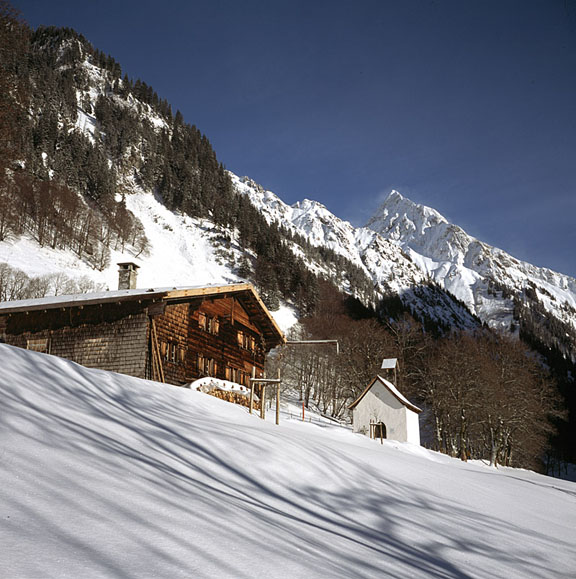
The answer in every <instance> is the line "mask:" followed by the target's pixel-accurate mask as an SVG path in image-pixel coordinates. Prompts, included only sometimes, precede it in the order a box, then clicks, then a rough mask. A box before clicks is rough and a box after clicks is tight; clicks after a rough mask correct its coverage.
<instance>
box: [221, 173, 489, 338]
mask: <svg viewBox="0 0 576 579" xmlns="http://www.w3.org/2000/svg"><path fill="white" fill-rule="evenodd" d="M231 177H232V180H233V182H234V185H235V187H236V189H237V190H238V192H240V193H242V194H245V195H247V196H248V197H249V199H250V201H251V202H252V204H253V205H254V206H255V207H257V208H258V210H259V211H260V212H261V213H262V214H263V215H264V216H265V218H266V219H267V221H268V222H269V223H276V224H278V225H280V226H282V227H283V228H285V229H287V230H288V231H290V232H291V233H292V234H294V235H295V236H297V237H300V238H302V239H304V240H305V241H306V242H307V243H309V244H310V245H311V246H313V247H319V248H328V249H330V250H331V251H332V252H334V253H335V254H336V255H339V256H342V257H343V258H345V259H346V260H347V261H349V262H351V263H353V264H354V265H356V266H357V267H358V268H359V269H360V270H361V271H362V272H363V273H364V274H365V275H366V277H367V278H368V279H369V280H370V282H371V290H372V293H371V294H370V295H369V296H362V295H357V296H356V297H359V298H360V299H364V301H365V302H370V301H372V302H373V303H374V302H376V303H374V305H376V306H377V305H378V303H377V302H378V301H381V300H386V299H387V298H390V297H392V296H394V297H398V298H400V300H401V301H402V302H403V304H404V306H405V307H407V308H409V309H410V310H411V311H412V312H413V313H414V314H416V315H419V316H421V317H423V318H426V319H429V320H431V321H432V322H433V323H436V324H439V325H441V326H445V327H451V326H457V327H461V328H467V327H474V326H476V325H477V324H478V320H477V319H475V318H474V317H473V315H471V313H470V311H469V310H468V309H467V307H466V306H465V305H463V304H461V303H459V301H458V300H455V299H454V298H453V296H451V295H449V294H447V293H446V292H444V291H443V290H442V288H441V287H439V286H436V284H434V283H431V279H430V276H429V275H428V273H427V272H426V271H425V270H423V269H422V268H421V267H420V266H419V264H418V262H417V261H416V260H415V259H414V258H413V257H412V256H411V255H410V254H408V253H407V252H405V251H404V250H403V249H402V248H401V247H400V246H399V244H398V243H396V242H394V241H392V240H389V239H387V238H386V237H385V236H383V235H380V234H379V233H377V232H376V231H374V230H372V229H369V228H366V227H361V228H356V227H353V226H352V225H351V224H350V223H349V222H348V221H344V220H342V219H340V218H339V217H337V216H335V215H334V214H333V213H331V212H330V211H328V209H327V208H326V207H325V206H324V205H322V204H321V203H318V202H317V201H311V200H309V199H305V200H304V201H301V202H298V203H295V204H294V205H291V206H290V205H287V204H286V203H284V202H283V201H282V200H281V199H280V198H279V197H278V196H276V195H275V194H274V193H272V192H271V191H266V190H264V188H262V187H261V186H260V185H258V184H256V183H255V182H254V181H252V180H251V179H250V178H248V177H243V178H239V177H237V176H236V175H232V174H231ZM295 251H297V249H295ZM311 266H312V267H314V265H313V264H311ZM319 273H321V274H324V275H328V276H330V277H334V273H335V272H333V271H330V270H329V269H328V270H322V269H319ZM342 289H344V290H345V291H350V288H349V287H347V286H346V285H342Z"/></svg>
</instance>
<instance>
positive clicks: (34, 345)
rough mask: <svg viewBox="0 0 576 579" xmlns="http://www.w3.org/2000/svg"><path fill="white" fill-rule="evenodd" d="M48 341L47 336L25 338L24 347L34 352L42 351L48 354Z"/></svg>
mask: <svg viewBox="0 0 576 579" xmlns="http://www.w3.org/2000/svg"><path fill="white" fill-rule="evenodd" d="M49 346H50V342H49V340H48V338H35V339H30V340H26V349H28V350H33V351H34V352H44V354H49V353H50V352H49Z"/></svg>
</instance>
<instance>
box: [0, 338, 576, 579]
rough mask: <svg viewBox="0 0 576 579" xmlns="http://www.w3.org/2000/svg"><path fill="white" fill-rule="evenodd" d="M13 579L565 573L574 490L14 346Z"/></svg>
mask: <svg viewBox="0 0 576 579" xmlns="http://www.w3.org/2000/svg"><path fill="white" fill-rule="evenodd" d="M0 363H1V365H2V369H3V371H2V374H1V376H0V389H1V395H2V401H3V409H2V413H1V414H0V441H1V444H0V457H1V462H0V532H1V535H2V540H3V546H2V550H1V552H0V568H1V569H2V573H3V576H5V577H11V578H14V579H16V578H37V577H43V578H51V577H53V578H65V577H70V578H72V577H74V578H76V577H83V578H95V577H102V578H104V577H106V578H109V577H133V578H142V577H170V578H173V577H229V578H235V579H239V578H245V577H272V578H273V577H282V578H285V577H306V578H315V577H318V578H320V577H322V578H327V577H342V578H344V577H346V578H349V577H382V576H386V577H397V578H404V577H482V578H492V577H504V576H510V577H568V576H570V574H571V573H572V572H573V570H574V562H575V561H576V537H575V536H574V532H573V530H574V528H576V484H574V483H569V482H566V481H560V480H556V479H550V478H547V477H544V476H540V475H537V474H534V473H531V472H527V471H517V470H508V469H503V470H494V469H489V468H486V467H481V466H477V465H471V464H465V463H461V462H459V461H456V460H454V459H450V458H448V457H445V456H442V455H439V454H436V453H432V452H429V451H426V450H424V449H421V448H417V447H411V446H410V445H401V444H398V443H392V442H388V443H386V444H384V445H380V444H379V443H376V442H374V441H370V440H368V439H367V438H366V437H363V436H361V435H354V434H352V433H350V431H349V430H347V429H343V428H338V427H320V426H316V425H313V424H307V423H304V424H303V423H300V422H297V421H291V422H290V421H289V422H284V423H283V424H281V425H280V426H278V427H277V426H275V425H274V424H272V423H271V422H266V421H261V420H260V419H259V418H257V417H256V416H250V415H249V414H248V413H247V410H246V409H244V408H242V407H238V406H234V405H232V404H228V403H226V402H222V401H219V400H216V399H215V398H212V397H210V396H207V395H205V394H202V393H199V392H196V391H192V390H189V389H184V388H176V387H173V386H167V385H159V384H155V383H152V382H148V381H143V380H138V379H135V378H129V377H126V376H121V375H118V374H112V373H106V372H103V371H98V370H89V369H86V368H83V367H81V366H78V365H77V364H74V363H71V362H68V361H66V360H62V359H59V358H55V357H51V356H47V355H43V354H38V353H34V352H28V351H25V350H20V349H17V348H13V347H10V346H7V345H0Z"/></svg>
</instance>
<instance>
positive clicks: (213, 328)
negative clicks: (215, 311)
mask: <svg viewBox="0 0 576 579" xmlns="http://www.w3.org/2000/svg"><path fill="white" fill-rule="evenodd" d="M207 330H208V331H209V332H210V333H211V334H214V335H218V333H219V332H220V321H219V320H218V318H217V317H213V318H208V327H207Z"/></svg>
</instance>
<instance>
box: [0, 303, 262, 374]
mask: <svg viewBox="0 0 576 579" xmlns="http://www.w3.org/2000/svg"><path fill="white" fill-rule="evenodd" d="M151 320H153V321H154V328H155V334H156V343H157V346H158V350H156V351H157V352H158V351H159V354H160V360H161V363H162V370H163V373H164V380H165V381H166V382H168V383H170V384H176V385H183V384H187V383H189V382H192V381H193V380H196V379H198V378H201V377H204V376H214V377H215V378H220V379H223V380H230V381H233V382H239V383H243V384H245V385H248V384H249V382H248V378H249V377H250V376H251V373H252V369H253V368H256V375H257V376H258V377H260V376H262V373H263V370H264V362H265V354H266V352H265V345H264V339H263V336H262V332H261V331H260V330H259V328H258V327H257V326H256V325H255V324H254V323H253V320H251V319H250V316H249V315H248V314H247V312H246V310H245V309H244V308H243V307H242V305H241V303H240V301H239V300H238V299H236V298H234V297H215V298H193V299H189V300H186V301H184V302H183V303H168V304H166V303H164V302H156V303H151V301H148V302H145V301H143V302H140V301H130V302H122V303H103V304H99V305H91V306H86V307H78V306H73V307H67V308H53V309H47V310H38V311H31V312H28V313H26V312H19V313H13V314H11V315H5V316H0V333H3V336H4V339H5V340H6V342H7V343H9V344H12V345H14V346H19V347H21V348H29V349H34V350H38V351H47V352H48V353H51V354H54V355H56V356H60V357H62V358H67V359H69V360H73V361H75V362H78V363H79V364H83V365H84V366H88V367H90V368H101V369H103V370H111V371H114V372H120V373H123V374H128V375H131V376H136V377H139V378H153V377H154V376H153V374H152V350H153V341H154V332H153V331H152V323H151ZM154 378H155V377H154Z"/></svg>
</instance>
